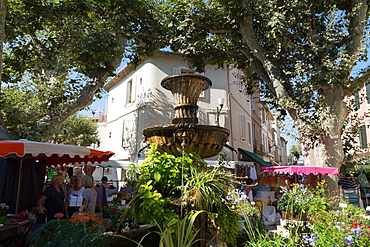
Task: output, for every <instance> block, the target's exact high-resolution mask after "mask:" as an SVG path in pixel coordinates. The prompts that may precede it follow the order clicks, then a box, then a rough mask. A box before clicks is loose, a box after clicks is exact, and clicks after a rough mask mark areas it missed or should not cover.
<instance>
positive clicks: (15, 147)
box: [0, 140, 114, 213]
mask: <svg viewBox="0 0 370 247" xmlns="http://www.w3.org/2000/svg"><path fill="white" fill-rule="evenodd" d="M113 154H114V153H113V152H110V151H99V150H94V149H90V148H86V147H80V146H71V145H61V144H53V143H43V142H33V141H28V140H16V141H13V140H9V141H8V140H7V141H0V158H1V160H0V188H1V189H0V201H1V202H5V203H6V204H7V205H10V209H9V212H10V213H19V211H20V210H23V209H26V208H29V207H30V206H31V205H35V204H36V200H37V198H38V197H39V196H40V195H41V193H42V190H43V183H44V176H45V171H46V166H51V165H58V164H61V165H63V164H69V163H76V162H78V163H83V162H84V163H87V162H97V163H101V162H103V161H108V160H109V158H110V157H111V156H112V155H113Z"/></svg>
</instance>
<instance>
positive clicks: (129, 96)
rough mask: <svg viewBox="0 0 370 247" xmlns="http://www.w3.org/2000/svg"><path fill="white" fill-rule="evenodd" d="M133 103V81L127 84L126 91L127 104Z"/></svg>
mask: <svg viewBox="0 0 370 247" xmlns="http://www.w3.org/2000/svg"><path fill="white" fill-rule="evenodd" d="M131 102H132V80H129V81H128V82H127V91H126V104H129V103H131Z"/></svg>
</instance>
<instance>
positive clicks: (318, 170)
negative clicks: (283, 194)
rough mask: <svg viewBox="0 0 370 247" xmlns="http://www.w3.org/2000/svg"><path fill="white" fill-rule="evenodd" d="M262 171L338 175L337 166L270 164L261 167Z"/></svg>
mask: <svg viewBox="0 0 370 247" xmlns="http://www.w3.org/2000/svg"><path fill="white" fill-rule="evenodd" d="M261 169H262V170H263V171H264V172H274V173H287V174H291V175H293V174H295V173H296V174H298V175H301V174H307V175H308V174H310V173H312V174H314V175H317V174H322V175H339V169H338V168H331V167H315V166H272V167H262V168H261Z"/></svg>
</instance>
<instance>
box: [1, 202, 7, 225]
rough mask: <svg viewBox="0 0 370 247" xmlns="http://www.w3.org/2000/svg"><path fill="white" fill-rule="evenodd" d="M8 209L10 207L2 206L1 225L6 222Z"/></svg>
mask: <svg viewBox="0 0 370 247" xmlns="http://www.w3.org/2000/svg"><path fill="white" fill-rule="evenodd" d="M8 209H9V206H7V205H6V204H5V203H1V204H0V224H3V223H4V222H5V218H6V211H7V210H8Z"/></svg>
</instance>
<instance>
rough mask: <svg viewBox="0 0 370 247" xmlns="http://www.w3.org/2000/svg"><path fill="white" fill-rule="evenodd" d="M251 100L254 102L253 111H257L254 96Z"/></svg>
mask: <svg viewBox="0 0 370 247" xmlns="http://www.w3.org/2000/svg"><path fill="white" fill-rule="evenodd" d="M251 100H252V110H253V111H255V110H256V99H255V98H254V96H252V98H251Z"/></svg>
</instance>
